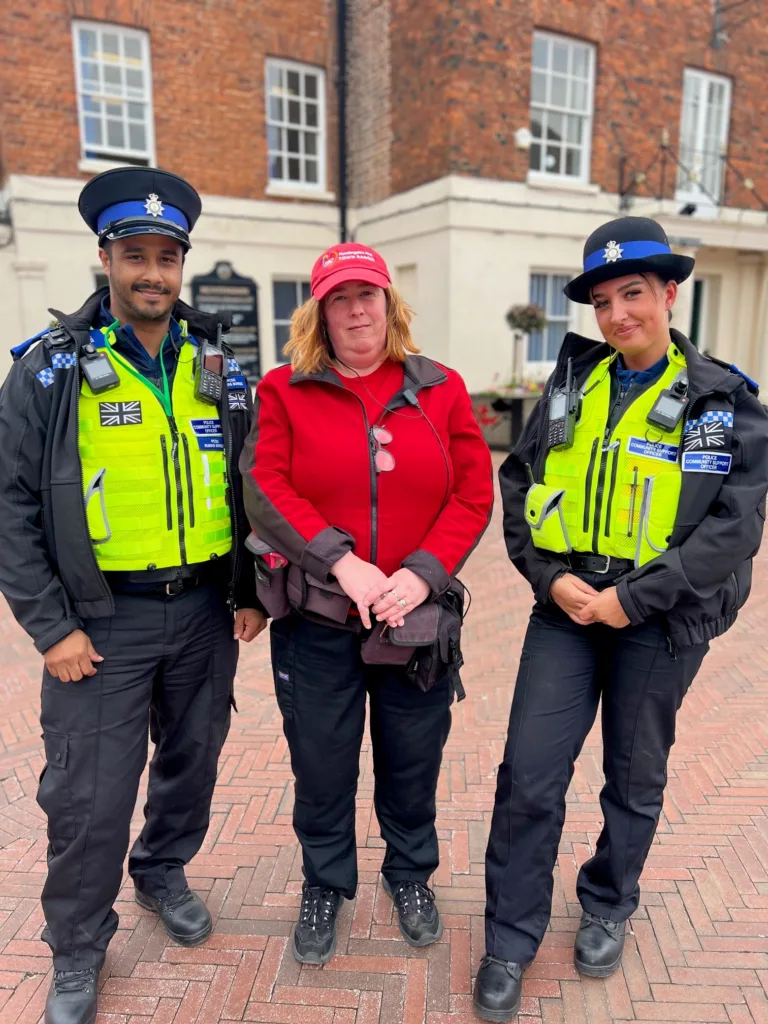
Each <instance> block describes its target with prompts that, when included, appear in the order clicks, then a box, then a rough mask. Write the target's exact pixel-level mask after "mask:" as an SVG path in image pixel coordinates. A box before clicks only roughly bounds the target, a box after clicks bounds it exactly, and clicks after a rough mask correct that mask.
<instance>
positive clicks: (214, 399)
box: [195, 324, 224, 405]
mask: <svg viewBox="0 0 768 1024" xmlns="http://www.w3.org/2000/svg"><path fill="white" fill-rule="evenodd" d="M223 389H224V351H223V349H222V347H221V324H219V326H218V330H217V332H216V344H215V345H214V344H212V343H211V342H209V341H203V342H201V344H200V346H199V347H198V352H197V362H196V364H195V395H196V397H197V398H199V399H200V401H201V402H207V403H208V404H209V405H218V404H219V402H220V401H221V395H222V392H223Z"/></svg>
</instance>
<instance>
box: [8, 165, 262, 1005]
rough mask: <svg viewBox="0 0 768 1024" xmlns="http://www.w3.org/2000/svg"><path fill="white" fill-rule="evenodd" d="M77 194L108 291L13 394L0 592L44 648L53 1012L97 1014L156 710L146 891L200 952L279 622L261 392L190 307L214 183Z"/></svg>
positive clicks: (143, 844) (26, 356)
mask: <svg viewBox="0 0 768 1024" xmlns="http://www.w3.org/2000/svg"><path fill="white" fill-rule="evenodd" d="M79 208H80V212H81V214H82V216H83V218H84V219H85V221H86V223H87V224H88V226H89V227H90V228H91V229H92V230H93V231H94V232H96V233H97V235H98V238H99V246H100V249H99V256H100V258H101V262H102V265H103V266H104V269H105V272H106V274H107V276H108V278H109V288H105V289H101V290H100V291H97V292H96V293H95V294H93V295H92V296H91V297H90V298H89V299H88V300H87V301H86V303H85V304H84V305H83V306H82V308H81V309H79V310H78V311H77V312H76V313H73V314H70V315H65V314H63V313H59V312H57V311H55V310H52V312H53V313H55V316H56V317H57V320H58V323H57V324H56V325H55V327H54V328H53V329H51V330H50V331H49V332H42V334H40V335H38V336H37V337H36V338H33V339H31V340H30V341H29V342H25V343H24V344H23V345H20V346H18V347H17V349H15V350H14V352H13V355H14V358H15V360H16V362H15V363H14V365H13V367H12V369H11V371H10V373H9V375H8V378H7V380H6V382H5V385H4V386H3V388H2V392H0V589H1V590H2V592H3V593H4V594H5V596H6V598H7V600H8V603H9V604H10V606H11V609H12V611H13V613H14V615H15V616H16V618H17V620H18V621H19V623H20V624H21V625H22V626H23V627H24V629H26V631H27V632H28V633H29V634H30V635H31V636H32V638H33V640H34V642H35V646H36V647H37V649H38V650H39V651H40V652H41V653H42V654H43V656H44V659H45V672H44V676H43V691H42V716H41V721H42V727H43V738H44V742H45V758H46V766H45V769H44V771H43V774H42V776H41V780H40V788H39V791H38V802H39V804H40V806H41V807H42V808H43V810H44V811H45V813H46V815H47V816H48V837H49V849H48V878H47V880H46V883H45V887H44V889H43V899H42V902H43V910H44V912H45V919H46V928H45V931H44V932H43V937H44V939H45V940H46V942H48V944H49V945H50V947H51V949H52V951H53V961H54V980H53V984H52V985H51V990H50V993H49V995H48V1002H47V1006H46V1017H45V1019H46V1022H47V1024H85V1022H88V1024H90V1022H92V1021H94V1020H95V1018H96V988H97V982H98V972H99V969H100V968H101V966H102V964H103V962H104V956H105V952H106V948H107V945H108V943H109V940H110V939H111V937H112V935H113V934H114V933H115V929H116V928H117V924H118V917H117V914H116V913H115V911H114V910H113V903H114V900H115V898H116V896H117V894H118V892H119V889H120V884H121V880H122V866H123V860H124V857H125V853H126V851H127V848H128V840H129V825H130V820H131V815H132V812H133V810H134V805H135V802H136V795H137V790H138V785H139V778H140V776H141V773H142V770H143V768H144V765H145V763H146V758H147V731H148V719H149V725H150V731H151V734H152V738H153V740H154V741H155V744H156V746H155V753H154V757H153V759H152V763H151V765H150V773H149V792H148V799H147V804H146V807H145V811H144V813H145V818H146V821H145V824H144V827H143V829H142V831H141V834H140V835H139V837H138V839H137V840H136V843H135V844H134V846H133V849H132V851H131V855H130V858H129V864H128V870H129V872H130V875H131V877H132V878H133V881H134V883H135V886H136V901H137V902H138V903H139V904H140V906H142V907H144V908H146V909H147V910H153V911H156V912H157V913H158V914H159V915H160V918H161V919H162V921H163V923H164V925H165V927H166V929H167V931H168V934H169V935H170V936H171V937H172V938H173V939H175V940H176V941H178V942H180V943H182V944H184V945H189V946H192V945H197V944H198V943H200V942H203V941H204V940H205V939H206V938H207V937H208V935H209V934H210V932H211V928H212V922H211V916H210V913H209V912H208V909H207V908H206V906H205V904H204V903H203V902H202V900H201V899H200V898H199V896H197V895H196V894H195V893H193V892H191V891H190V889H189V887H188V885H187V882H186V878H185V875H184V866H185V864H187V863H188V862H189V860H190V859H191V858H192V857H193V856H194V855H195V853H197V851H198V850H199V849H200V845H201V843H202V841H203V838H204V836H205V833H206V831H207V828H208V823H209V812H210V805H211V797H212V794H213V788H214V783H215V779H216V768H217V760H218V756H219V753H220V751H221V748H222V745H223V743H224V739H225V737H226V735H227V730H228V728H229V721H230V708H231V706H233V705H234V699H233V693H232V688H233V680H234V675H235V668H236V664H237V655H238V644H237V640H238V638H239V639H242V640H246V641H248V640H251V639H253V637H255V636H256V635H257V634H258V633H259V632H260V631H261V630H262V629H263V628H264V625H265V619H264V616H263V614H262V612H261V611H260V610H258V609H259V606H258V602H257V600H256V597H255V592H254V589H253V588H254V581H253V577H252V570H251V569H250V559H248V558H247V557H246V555H245V552H244V549H243V542H244V540H245V538H246V537H247V535H248V532H249V528H248V524H247V521H246V519H245V516H244V512H243V505H242V488H241V480H240V475H239V472H238V469H237V461H238V456H239V454H240V449H241V447H242V444H243V441H244V438H245V436H246V434H247V432H248V429H249V426H250V410H251V400H250V393H249V391H248V388H247V385H246V380H245V378H244V377H243V375H242V373H241V372H240V370H239V367H238V366H237V363H236V362H235V360H234V359H232V358H229V357H228V356H227V355H226V354H224V353H221V350H220V349H217V347H216V335H217V320H218V319H219V318H217V317H211V316H207V315H204V314H202V313H200V312H198V311H196V310H194V309H191V308H190V307H188V306H186V305H185V304H184V303H182V302H180V301H179V292H180V289H181V283H182V268H183V263H184V257H185V254H186V252H187V250H188V249H189V231H190V230H191V228H192V227H193V226H194V224H195V221H196V220H197V218H198V216H199V214H200V198H199V196H198V195H197V193H196V192H195V190H194V189H193V188H192V187H191V186H190V185H189V184H188V183H187V182H186V181H184V180H183V179H181V178H178V177H176V176H175V175H173V174H168V173H165V172H163V171H157V170H152V169H145V168H128V169H120V170H113V171H108V172H106V173H105V174H102V175H99V176H98V177H96V178H94V179H93V180H92V181H90V182H89V183H88V184H87V185H86V186H85V188H84V189H83V191H82V193H81V196H80V202H79ZM205 341H209V342H211V343H212V345H213V348H210V349H209V348H205V349H204V346H203V342H205ZM203 350H204V351H205V355H206V359H205V366H203V367H202V368H201V367H200V366H199V357H200V353H201V351H203ZM220 353H221V354H220ZM201 369H202V370H205V369H208V370H209V371H211V372H212V376H211V375H210V373H209V374H206V373H201V372H200V371H201ZM219 387H220V388H221V396H220V398H219V399H218V400H216V401H213V402H212V398H214V399H215V394H216V390H217V388H219ZM233 606H234V607H236V608H237V613H236V616H235V618H234V629H233V614H232V608H233Z"/></svg>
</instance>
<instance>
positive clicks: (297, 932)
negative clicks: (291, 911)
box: [293, 882, 343, 964]
mask: <svg viewBox="0 0 768 1024" xmlns="http://www.w3.org/2000/svg"><path fill="white" fill-rule="evenodd" d="M342 899H343V897H342V895H341V893H340V892H338V891H337V890H336V889H327V888H324V887H323V886H320V885H307V883H306V882H305V883H304V885H303V887H302V890H301V909H300V910H299V920H298V921H297V922H296V927H295V928H294V930H293V955H294V957H295V958H296V960H298V961H299V963H300V964H327V963H328V961H329V960H330V959H331V957H332V956H333V954H334V953H335V952H336V916H337V914H338V911H339V907H340V906H341V901H342Z"/></svg>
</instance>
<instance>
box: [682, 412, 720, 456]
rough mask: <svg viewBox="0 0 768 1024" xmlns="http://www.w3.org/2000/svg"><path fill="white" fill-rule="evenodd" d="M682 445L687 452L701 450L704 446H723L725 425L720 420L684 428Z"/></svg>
mask: <svg viewBox="0 0 768 1024" xmlns="http://www.w3.org/2000/svg"><path fill="white" fill-rule="evenodd" d="M683 445H684V446H685V450H686V451H687V452H696V451H703V450H704V449H705V448H724V447H725V427H724V426H723V422H722V420H712V421H710V422H708V423H699V424H698V425H697V426H695V427H694V428H693V430H690V429H688V430H686V432H685V434H684V435H683Z"/></svg>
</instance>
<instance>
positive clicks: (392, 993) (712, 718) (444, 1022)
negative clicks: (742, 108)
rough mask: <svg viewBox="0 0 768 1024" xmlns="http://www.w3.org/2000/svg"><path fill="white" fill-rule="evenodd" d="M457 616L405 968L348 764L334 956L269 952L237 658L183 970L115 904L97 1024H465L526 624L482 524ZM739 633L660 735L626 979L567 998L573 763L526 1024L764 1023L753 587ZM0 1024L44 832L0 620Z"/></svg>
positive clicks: (274, 929)
mask: <svg viewBox="0 0 768 1024" xmlns="http://www.w3.org/2000/svg"><path fill="white" fill-rule="evenodd" d="M464 575H465V578H466V581H467V583H468V584H469V586H470V588H471V590H472V592H473V595H474V604H473V609H472V614H471V616H470V620H469V628H468V630H467V637H466V654H467V670H466V673H465V683H466V687H467V691H468V698H467V700H466V701H465V702H464V703H463V704H462V705H460V707H459V708H457V709H456V712H455V715H454V727H453V733H452V735H451V738H450V741H449V744H448V748H447V750H446V756H445V762H444V765H443V772H442V775H441V779H440V789H439V794H438V796H439V808H440V811H439V820H438V826H439V830H440V841H441V850H442V864H441V866H440V869H439V871H438V873H437V875H436V876H435V878H434V883H433V884H434V887H435V890H436V892H437V895H438V899H439V902H440V907H441V909H442V912H443V915H444V918H445V923H446V926H447V927H446V930H445V934H444V936H443V938H442V940H441V941H440V942H439V943H437V944H436V945H435V946H433V947H431V948H430V949H428V950H426V951H417V950H412V949H411V948H410V947H408V946H406V945H405V943H404V942H402V941H401V940H400V938H399V933H398V931H397V929H396V928H395V927H393V924H392V910H391V904H390V902H389V900H388V899H387V898H386V897H385V896H384V894H383V892H382V890H381V888H380V887H379V886H378V884H377V877H378V876H377V869H378V866H379V863H380V858H381V853H382V849H381V847H382V844H381V841H380V839H379V837H378V833H377V828H376V823H375V819H374V816H373V811H372V804H371V796H372V784H373V780H372V774H371V765H370V757H369V756H368V754H367V753H366V757H365V763H364V767H363V771H362V775H361V781H360V795H359V801H358V816H357V829H358V832H357V834H358V843H359V856H360V862H361V868H362V870H361V885H360V890H359V895H358V898H357V900H356V902H355V903H347V904H345V906H344V908H343V910H342V912H341V917H340V923H339V932H340V936H339V947H338V950H339V951H338V955H337V956H336V957H335V958H334V959H333V960H332V961H331V963H330V964H328V965H327V966H326V967H325V968H322V969H321V968H316V967H301V968H300V967H299V965H298V964H296V963H295V962H294V960H293V958H292V956H291V954H290V951H289V950H287V943H288V937H289V933H290V930H291V924H292V922H293V919H294V916H295V913H296V908H297V905H298V893H299V890H300V871H299V862H298V859H297V857H296V844H295V841H294V836H293V832H292V830H291V824H290V821H291V818H290V814H291V773H290V767H289V764H288V757H287V753H286V746H285V742H284V739H283V736H282V732H281V728H280V720H279V715H278V713H277V709H276V706H275V702H274V699H273V696H272V693H271V681H270V675H269V671H268V664H267V645H266V643H264V642H261V643H257V645H256V646H255V647H253V649H251V650H248V649H244V652H243V658H242V662H241V670H240V676H239V684H238V697H239V704H240V714H239V716H237V717H236V718H235V721H234V723H233V727H232V731H231V734H230V738H229V742H228V744H227V748H226V751H225V754H224V757H223V760H222V764H221V775H220V779H219V785H218V788H217V790H216V797H215V801H214V814H213V822H212V826H211V830H210V833H209V835H208V838H207V841H206V844H205V847H204V849H203V851H202V852H201V853H200V855H199V856H198V857H197V859H196V860H195V861H194V863H193V864H192V865H191V868H190V871H189V877H190V880H191V882H192V884H193V885H194V886H195V887H196V888H197V889H198V890H199V891H200V892H202V893H203V894H204V895H205V897H206V899H207V901H208V906H209V907H210V908H211V910H212V912H213V914H214V916H215V917H216V919H217V926H216V931H215V934H214V935H213V937H212V938H211V939H210V941H209V942H208V943H207V944H206V945H205V946H204V947H202V948H200V949H195V950H187V949H182V948H181V947H179V946H176V945H173V944H171V943H169V942H168V941H167V940H166V938H165V936H164V933H163V932H162V930H161V929H160V928H159V926H158V924H157V922H156V919H155V918H154V917H153V916H152V915H150V914H148V913H145V912H144V911H142V910H140V909H139V908H137V907H136V905H135V904H134V903H133V902H132V901H131V888H130V886H128V885H126V886H125V887H124V889H123V892H122V894H121V901H120V903H119V904H118V910H119V912H120V916H121V921H120V930H119V931H118V933H117V935H116V936H115V939H114V940H113V942H112V946H111V948H110V954H109V958H108V961H107V965H106V968H105V971H104V973H103V975H102V978H103V989H102V997H101V1007H102V1011H103V1012H102V1013H101V1014H100V1016H99V1022H100V1024H128V1022H131V1024H150V1022H152V1024H171V1022H172V1021H173V1022H175V1024H192V1022H197V1024H215V1022H216V1021H229V1020H245V1021H263V1022H271V1024H304V1022H311V1024H376V1022H381V1024H401V1022H402V1024H422V1022H423V1024H470V1022H471V1021H473V1020H474V1017H473V1015H472V1012H471V1006H470V984H471V979H472V977H473V974H474V969H475V968H476V966H477V963H478V960H479V958H480V956H481V955H482V952H483V919H482V913H483V854H484V849H485V836H486V829H487V827H488V821H489V817H490V810H491V805H492V798H493V789H494V774H495V768H496V764H497V762H498V761H499V759H500V756H501V751H502V744H503V736H504V729H505V724H506V718H507V714H508V709H509V703H510V698H511V691H512V686H513V682H514V670H515V664H516V658H517V653H518V650H519V647H520V643H521V639H522V633H523V630H524V627H525V622H526V619H527V614H528V610H529V606H530V597H529V591H528V589H527V587H526V585H525V584H524V583H523V582H522V581H521V580H520V579H518V578H516V576H515V574H514V573H513V571H512V570H511V568H510V567H508V564H507V561H506V557H505V556H504V554H503V551H502V545H501V541H500V537H499V523H498V521H496V522H494V524H493V526H492V528H491V530H490V532H489V535H488V536H487V538H486V540H485V541H484V542H483V544H482V545H481V547H480V549H479V550H478V551H477V552H476V554H475V556H474V557H473V559H472V562H471V564H470V567H469V568H468V570H467V571H466V573H465V574H464ZM760 576H762V577H763V578H762V579H760V578H758V580H757V582H756V585H755V593H754V594H753V597H752V601H751V603H750V605H749V607H748V609H747V611H746V612H745V613H743V614H742V616H741V618H740V619H739V621H738V623H737V624H736V626H735V627H734V628H733V629H732V630H731V632H730V633H729V634H728V636H727V637H726V638H724V639H723V640H721V641H720V642H718V643H717V644H715V645H714V647H713V650H712V652H711V654H710V655H709V658H708V659H707V661H706V663H705V666H706V667H705V669H704V670H703V672H702V674H701V676H700V677H699V679H698V680H697V681H696V683H695V685H694V688H693V690H692V692H691V693H690V694H689V696H688V699H687V701H686V703H685V706H684V709H683V712H682V714H681V716H680V720H679V728H678V736H679V739H678V743H677V745H676V746H675V748H674V751H673V754H672V758H671V762H670V771H669V789H668V791H667V798H666V801H665V805H664V817H663V819H662V822H661V826H660V828H659V834H658V837H657V840H656V842H655V844H654V846H653V849H652V852H651V855H650V858H649V861H648V865H647V868H646V871H645V874H644V876H643V902H642V905H641V908H640V910H639V911H638V913H637V914H636V915H635V917H634V919H633V921H632V930H633V935H632V936H631V937H630V938H629V940H628V943H627V950H626V954H625V958H624V965H623V969H622V970H621V971H620V972H619V973H618V974H616V975H615V976H614V977H613V978H610V979H608V980H607V981H581V980H579V977H578V976H577V974H576V972H575V971H574V969H573V967H572V965H571V943H572V938H573V933H574V931H575V929H576V926H577V923H578V917H579V907H578V905H577V903H576V898H575V880H576V872H577V867H578V865H579V864H580V862H581V861H583V860H584V859H585V858H586V857H587V856H588V855H589V853H590V852H591V850H592V849H593V847H594V843H595V839H596V837H597V834H598V831H599V824H600V813H599V805H598V799H597V797H598V792H599V789H600V764H601V759H600V743H599V736H598V735H597V733H596V732H594V733H593V734H592V736H591V737H590V740H589V741H588V743H587V746H586V748H585V751H584V754H583V755H582V757H581V759H580V761H579V764H578V766H577V771H576V776H575V778H574V782H573V785H572V787H571V791H570V793H569V806H568V818H567V822H566V826H565V834H564V836H563V842H562V846H561V852H560V864H559V871H558V874H557V878H556V884H555V899H554V909H553V914H554V916H553V920H552V929H551V931H550V932H549V933H548V934H547V937H546V940H545V943H544V946H543V948H542V950H541V952H540V955H539V957H538V959H537V960H536V963H535V964H534V965H533V967H532V968H531V969H530V970H529V971H528V973H527V975H526V978H525V985H524V1000H523V1010H522V1012H523V1015H524V1016H523V1017H522V1018H521V1021H522V1022H523V1024H526V1021H527V1024H533V1021H532V1020H530V1018H541V1019H542V1020H543V1022H544V1024H560V1022H566V1024H581V1022H587V1021H589V1022H591V1024H608V1022H610V1021H612V1020H633V1019H636V1020H639V1021H648V1022H651V1021H653V1022H655V1024H660V1022H664V1021H670V1022H684V1021H702V1022H720V1021H722V1022H731V1024H748V1022H749V1021H754V1022H756V1024H757V1022H763V1024H765V1022H766V1021H768V997H767V993H768V813H767V812H768V613H767V612H766V610H765V605H764V603H763V602H764V601H765V599H766V596H768V584H766V581H765V572H764V568H763V571H762V572H761V573H758V577H760ZM0 632H1V640H2V644H3V648H2V649H3V653H4V659H3V660H4V664H5V666H6V667H5V668H4V669H3V671H2V674H0V688H1V692H2V699H3V704H2V711H3V714H2V718H1V719H0V779H1V780H2V789H0V1024H11V1022H19V1024H37V1021H38V1020H39V1019H40V1015H41V1013H42V1008H43V1004H44V1000H45V994H46V991H47V988H48V983H49V975H48V967H49V965H48V960H47V958H46V956H45V952H46V947H45V946H43V944H42V943H41V942H40V941H39V933H40V929H41V924H42V916H41V912H40V907H39V903H38V899H39V895H40V887H41V882H42V879H43V872H44V857H45V843H46V841H45V835H44V829H43V819H42V815H41V813H40V811H39V810H38V808H37V805H36V804H35V800H34V794H35V787H36V779H37V776H38V773H39V771H40V769H41V767H42V760H41V754H40V750H41V745H40V741H39V732H40V730H39V727H38V723H37V707H38V687H39V663H38V658H37V657H36V655H35V654H34V652H33V651H31V650H30V645H29V642H28V641H27V639H26V638H25V637H24V636H23V635H22V634H21V632H20V630H19V629H18V628H17V627H16V625H15V624H14V623H13V621H12V620H11V619H10V617H9V616H8V615H7V613H6V614H4V615H3V616H2V617H0Z"/></svg>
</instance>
